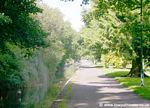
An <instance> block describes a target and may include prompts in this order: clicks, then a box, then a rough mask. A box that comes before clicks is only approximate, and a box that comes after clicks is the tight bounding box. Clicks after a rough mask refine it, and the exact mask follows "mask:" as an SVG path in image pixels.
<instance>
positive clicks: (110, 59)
mask: <svg viewBox="0 0 150 108" xmlns="http://www.w3.org/2000/svg"><path fill="white" fill-rule="evenodd" d="M102 62H103V63H104V65H105V67H109V65H112V66H113V67H115V68H122V67H125V66H126V65H127V64H128V61H127V60H125V58H124V57H121V56H119V55H115V54H114V53H112V52H109V53H107V54H105V55H103V56H102Z"/></svg>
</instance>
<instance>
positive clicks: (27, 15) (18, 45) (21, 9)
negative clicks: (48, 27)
mask: <svg viewBox="0 0 150 108" xmlns="http://www.w3.org/2000/svg"><path fill="white" fill-rule="evenodd" d="M37 12H41V9H40V8H38V7H37V6H36V0H28V1H26V0H19V1H18V0H17V1H16V0H1V3H0V41H1V45H0V67H1V69H0V77H1V78H0V79H1V81H0V82H1V83H0V84H1V87H0V89H4V90H5V89H12V88H16V89H17V88H19V87H21V86H22V85H23V78H22V76H21V73H20V72H21V71H22V62H21V60H20V57H22V58H23V56H26V55H27V56H31V52H32V50H33V49H36V48H39V47H45V46H46V45H47V44H46V41H45V36H46V34H45V32H44V31H43V30H42V29H41V27H40V24H39V21H37V20H35V19H34V18H33V17H32V15H31V14H35V13H37ZM15 51H18V52H15ZM18 56H19V57H18Z"/></svg>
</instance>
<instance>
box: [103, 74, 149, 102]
mask: <svg viewBox="0 0 150 108" xmlns="http://www.w3.org/2000/svg"><path fill="white" fill-rule="evenodd" d="M125 75H127V72H124V71H119V72H112V73H107V74H106V76H108V77H111V78H115V79H116V80H117V81H118V82H119V83H121V84H122V85H123V86H125V87H128V88H129V89H131V90H133V91H134V92H135V93H137V94H138V95H140V96H142V97H143V98H145V99H148V100H150V78H145V79H144V82H145V86H144V87H141V86H140V80H141V79H140V78H131V77H122V76H125Z"/></svg>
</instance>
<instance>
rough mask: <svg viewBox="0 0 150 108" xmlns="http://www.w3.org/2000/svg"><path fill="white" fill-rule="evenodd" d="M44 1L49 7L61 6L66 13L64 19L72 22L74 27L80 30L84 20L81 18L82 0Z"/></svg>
mask: <svg viewBox="0 0 150 108" xmlns="http://www.w3.org/2000/svg"><path fill="white" fill-rule="evenodd" d="M43 3H45V4H47V5H48V6H49V7H54V8H59V9H60V10H61V12H62V13H63V14H64V19H65V20H68V21H69V22H71V24H72V27H73V28H74V29H75V30H76V31H79V30H80V28H81V27H82V25H84V24H83V22H82V18H81V12H82V8H83V7H82V6H80V4H81V3H82V0H74V2H64V1H61V0H43Z"/></svg>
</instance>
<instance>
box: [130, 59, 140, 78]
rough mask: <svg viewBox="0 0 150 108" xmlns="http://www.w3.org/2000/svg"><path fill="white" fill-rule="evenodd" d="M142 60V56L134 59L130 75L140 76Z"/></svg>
mask: <svg viewBox="0 0 150 108" xmlns="http://www.w3.org/2000/svg"><path fill="white" fill-rule="evenodd" d="M141 68H142V66H141V60H140V58H139V57H138V58H136V59H133V60H132V68H131V70H130V72H129V74H128V76H130V77H140V75H141Z"/></svg>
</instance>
